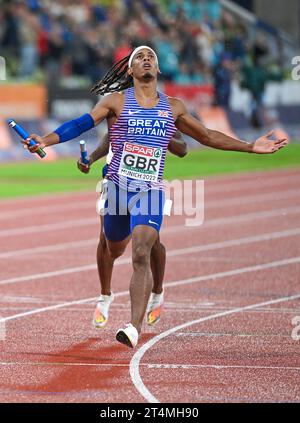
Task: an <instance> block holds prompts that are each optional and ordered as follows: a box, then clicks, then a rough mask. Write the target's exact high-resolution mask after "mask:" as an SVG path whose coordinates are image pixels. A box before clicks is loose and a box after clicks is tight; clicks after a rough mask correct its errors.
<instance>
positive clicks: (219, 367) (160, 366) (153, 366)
mask: <svg viewBox="0 0 300 423" xmlns="http://www.w3.org/2000/svg"><path fill="white" fill-rule="evenodd" d="M0 364H1V363H0ZM140 366H142V367H148V369H184V370H189V369H216V370H227V369H249V370H284V371H285V370H294V371H299V370H300V367H286V366H238V365H236V366H235V365H222V364H147V363H140Z"/></svg>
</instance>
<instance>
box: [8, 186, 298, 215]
mask: <svg viewBox="0 0 300 423" xmlns="http://www.w3.org/2000/svg"><path fill="white" fill-rule="evenodd" d="M187 191H188V193H190V194H192V193H193V191H192V190H187ZM298 193H299V190H298V189H290V190H286V191H282V192H278V193H274V192H269V193H263V194H255V195H244V196H238V197H234V198H232V196H230V198H226V199H221V200H220V199H218V200H212V201H205V208H206V209H214V208H219V207H220V203H222V207H224V206H227V205H228V206H234V205H246V204H249V203H260V202H265V201H270V200H271V201H272V200H274V201H275V200H276V201H280V200H285V199H288V198H293V197H295V198H296V196H297V195H298ZM185 195H187V192H186V191H185ZM96 200H97V198H96V197H95V199H94V201H91V200H90V201H86V202H81V203H78V202H77V201H76V200H74V201H73V202H72V203H71V204H65V205H64V204H58V205H55V206H42V207H34V208H24V209H21V210H14V211H10V212H9V211H8V212H2V213H0V220H11V219H15V218H16V217H22V218H24V217H25V216H34V215H38V214H43V213H45V214H47V215H49V214H51V213H60V212H61V211H63V212H65V211H70V210H84V209H88V210H93V209H95V207H96Z"/></svg>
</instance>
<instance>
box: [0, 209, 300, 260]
mask: <svg viewBox="0 0 300 423" xmlns="http://www.w3.org/2000/svg"><path fill="white" fill-rule="evenodd" d="M299 209H300V208H299ZM297 210H298V208H297ZM256 213H257V212H256ZM256 213H255V215H256ZM242 216H243V215H242ZM244 216H248V217H249V214H248V215H244ZM260 216H261V215H260ZM253 217H255V216H253V214H251V215H250V218H253ZM236 218H237V219H239V218H240V215H238V216H234V219H236ZM226 219H227V218H226ZM230 219H233V217H230ZM230 221H231V220H230ZM93 222H94V221H93ZM213 222H215V223H214V224H217V225H219V224H220V222H221V223H222V224H223V223H224V218H221V219H214V220H211V221H208V222H207V223H205V227H207V226H212V223H213ZM62 226H64V227H65V225H62V224H60V228H61V227H62ZM177 227H178V226H175V228H177ZM168 229H172V231H169V232H170V233H174V230H173V229H174V227H167V228H165V229H163V230H164V232H166V231H168ZM296 230H297V229H296ZM175 232H176V231H175ZM97 241H98V238H94V239H87V240H82V241H72V242H66V243H61V244H53V245H46V246H41V247H34V248H25V249H21V250H11V251H6V252H4V253H0V259H2V258H10V257H16V256H18V255H26V254H38V253H47V252H52V251H61V250H64V249H70V248H81V247H84V246H88V245H93V244H95V243H96V242H97ZM191 248H192V247H191Z"/></svg>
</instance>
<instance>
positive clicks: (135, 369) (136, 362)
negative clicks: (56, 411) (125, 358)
mask: <svg viewBox="0 0 300 423" xmlns="http://www.w3.org/2000/svg"><path fill="white" fill-rule="evenodd" d="M298 262H300V257H298ZM299 298H300V293H299V294H296V295H291V296H288V297H281V298H277V299H276V300H270V301H264V302H262V303H256V304H251V305H248V306H245V307H238V308H235V309H233V310H228V311H225V312H222V313H217V314H213V315H209V316H206V317H202V318H200V319H196V320H191V321H189V322H186V323H183V324H181V325H178V326H174V327H173V328H171V329H168V330H166V331H165V332H162V333H160V334H158V335H156V336H154V337H153V338H152V339H150V340H149V341H147V342H146V343H145V344H143V345H142V346H141V347H140V348H139V349H138V351H137V352H136V353H135V354H134V356H133V357H132V359H131V361H130V367H129V373H130V377H131V380H132V382H133V384H134V386H135V388H136V389H137V391H138V392H139V394H140V395H141V396H142V397H143V398H144V399H146V400H147V401H148V402H150V403H159V402H160V401H159V400H158V399H157V398H156V397H155V396H154V395H153V394H152V393H151V392H150V391H149V390H148V388H147V387H146V386H145V385H144V383H143V381H142V378H141V376H140V372H139V366H140V361H141V359H142V358H143V356H144V355H145V353H146V352H147V351H148V350H149V349H150V348H152V347H153V346H154V345H155V344H156V343H157V342H159V341H161V340H162V339H164V338H166V337H168V336H169V335H172V334H173V333H175V332H177V331H178V330H181V329H186V328H187V327H189V326H192V325H195V324H200V323H203V322H206V321H208V320H213V319H217V318H219V317H225V316H229V315H231V314H236V313H240V312H243V311H246V310H251V309H253V308H258V307H264V306H267V305H271V304H277V303H281V302H284V301H292V300H295V299H299Z"/></svg>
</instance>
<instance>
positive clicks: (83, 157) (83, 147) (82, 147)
mask: <svg viewBox="0 0 300 423" xmlns="http://www.w3.org/2000/svg"><path fill="white" fill-rule="evenodd" d="M79 145H80V155H81V161H82V163H83V164H89V162H90V161H89V159H88V153H87V150H86V144H85V141H84V140H81V141H79Z"/></svg>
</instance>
